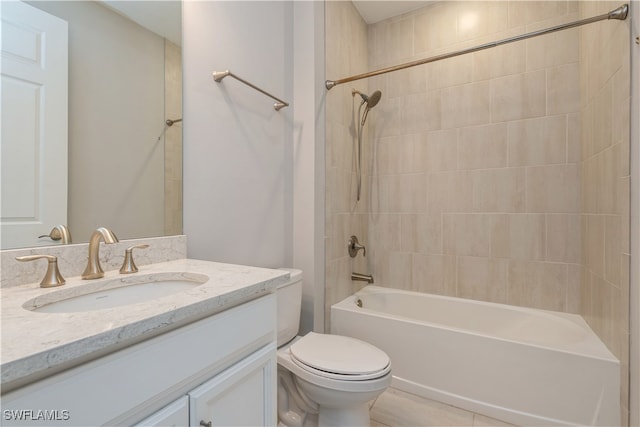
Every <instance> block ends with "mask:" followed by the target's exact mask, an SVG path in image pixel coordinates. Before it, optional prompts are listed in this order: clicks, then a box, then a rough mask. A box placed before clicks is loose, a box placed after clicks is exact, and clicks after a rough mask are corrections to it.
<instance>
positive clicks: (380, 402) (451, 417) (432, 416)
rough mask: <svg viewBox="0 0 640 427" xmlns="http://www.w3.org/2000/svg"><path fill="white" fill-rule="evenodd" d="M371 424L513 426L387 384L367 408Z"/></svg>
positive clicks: (380, 426) (382, 426)
mask: <svg viewBox="0 0 640 427" xmlns="http://www.w3.org/2000/svg"><path fill="white" fill-rule="evenodd" d="M370 414H371V427H387V426H392V427H401V426H406V427H422V426H433V427H436V426H437V427H513V425H512V424H508V423H505V422H502V421H498V420H495V419H492V418H488V417H485V416H482V415H478V414H474V413H473V412H468V411H465V410H462V409H459V408H456V407H453V406H449V405H445V404H443V403H440V402H436V401H433V400H428V399H423V398H422V397H419V396H415V395H413V394H409V393H405V392H403V391H400V390H397V389H394V388H389V389H387V390H386V391H385V392H384V393H382V394H381V395H380V397H378V399H377V400H376V401H375V402H374V404H373V407H372V408H371V412H370Z"/></svg>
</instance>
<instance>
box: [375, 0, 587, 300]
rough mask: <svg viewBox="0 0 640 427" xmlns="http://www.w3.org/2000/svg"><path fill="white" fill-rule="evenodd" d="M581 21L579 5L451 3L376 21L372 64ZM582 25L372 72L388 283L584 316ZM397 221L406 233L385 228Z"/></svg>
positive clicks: (383, 268) (378, 251)
mask: <svg viewBox="0 0 640 427" xmlns="http://www.w3.org/2000/svg"><path fill="white" fill-rule="evenodd" d="M577 18H578V7H577V3H576V2H564V1H559V2H539V3H536V2H526V3H525V2H518V1H513V2H512V1H499V2H440V3H436V4H434V5H431V6H428V7H426V8H423V9H419V10H417V11H415V12H412V13H409V14H406V15H403V16H399V17H395V18H392V19H389V20H386V21H382V22H380V23H377V24H373V25H370V26H369V29H368V36H369V38H368V40H369V67H370V68H371V69H377V68H381V67H385V66H389V65H395V64H397V63H398V61H409V60H414V59H419V58H424V57H428V56H431V55H436V54H440V53H445V52H450V51H454V50H458V49H461V48H465V47H471V46H475V45H477V44H481V43H486V42H488V41H492V40H498V39H502V38H505V37H509V36H513V35H516V34H521V33H524V32H527V31H533V30H537V29H540V28H543V27H547V26H551V25H557V24H560V23H563V22H568V21H572V20H576V19H577ZM578 31H579V30H576V29H572V30H568V31H563V32H561V33H555V34H553V35H548V36H544V37H539V38H535V39H530V40H527V41H522V42H518V43H515V44H511V45H505V46H502V47H499V48H496V49H492V50H487V51H482V52H477V53H474V54H469V55H464V56H460V57H457V58H452V59H448V60H444V61H440V62H436V63H432V64H428V65H424V66H419V67H415V68H412V69H411V70H410V71H409V70H406V71H403V72H398V73H390V74H386V75H383V76H379V77H376V78H373V79H370V82H369V87H370V90H371V91H373V90H375V89H380V90H382V92H383V98H382V101H381V103H380V105H381V106H380V108H379V109H375V110H373V111H371V113H370V114H369V117H370V118H369V121H370V124H369V139H368V141H367V144H368V145H369V146H370V147H371V151H370V152H369V154H370V158H369V162H370V169H369V171H370V176H369V179H368V185H369V189H368V190H369V191H370V192H371V197H370V204H369V206H368V212H369V213H370V219H369V235H368V239H366V240H365V244H367V243H368V244H369V245H371V248H370V251H369V253H370V254H371V255H370V256H371V257H372V259H373V260H374V262H373V263H372V264H371V265H369V268H370V272H372V273H373V274H374V276H375V278H376V282H377V283H378V284H381V285H384V286H391V287H399V288H406V289H413V290H418V291H425V292H437V293H443V294H448V295H455V296H461V297H468V298H476V299H482V300H489V301H494V302H501V303H509V304H516V305H524V306H529V307H538V308H545V309H553V310H562V311H572V312H577V311H578V310H579V307H580V303H579V301H580V285H579V284H580V267H579V264H580V259H581V250H582V247H581V228H580V208H581V206H580V200H581V199H580V171H581V167H580V161H581V155H580V150H581V146H580V131H581V129H580V120H581V115H580V114H581V111H580V83H579V82H580V80H579V62H578V61H579V33H578ZM376 108H378V107H376ZM398 116H399V117H398ZM391 121H399V125H396V124H394V125H391V126H390V125H389V124H390V122H391ZM383 215H384V216H385V218H386V219H385V221H386V222H388V223H399V224H400V233H399V235H395V236H394V235H390V233H389V232H388V231H387V230H385V229H383V228H382V227H377V226H373V225H374V224H375V223H376V222H380V219H379V217H380V216H383ZM388 239H390V240H391V241H388ZM392 272H396V273H395V274H394V273H392ZM432 280H433V281H435V282H434V283H431V281H432Z"/></svg>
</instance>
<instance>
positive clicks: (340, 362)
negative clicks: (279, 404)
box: [290, 332, 390, 379]
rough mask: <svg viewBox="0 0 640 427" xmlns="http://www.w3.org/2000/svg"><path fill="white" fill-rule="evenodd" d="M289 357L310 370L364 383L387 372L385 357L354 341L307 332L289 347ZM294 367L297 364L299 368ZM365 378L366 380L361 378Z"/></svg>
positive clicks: (373, 347) (384, 354)
mask: <svg viewBox="0 0 640 427" xmlns="http://www.w3.org/2000/svg"><path fill="white" fill-rule="evenodd" d="M290 352H291V356H292V358H293V359H294V361H296V362H300V363H302V364H304V365H306V366H308V367H311V368H313V369H314V370H319V371H322V372H325V373H328V374H338V376H347V375H348V376H350V377H351V379H367V378H374V377H377V376H381V375H383V374H384V373H385V372H386V371H389V370H390V364H389V356H387V354H386V353H385V352H384V351H382V350H380V349H379V348H377V347H375V346H373V345H371V344H369V343H366V342H364V341H361V340H359V339H356V338H351V337H345V336H341V335H328V334H316V333H314V332H310V333H308V334H307V335H305V336H304V337H303V338H301V339H300V340H298V341H296V342H295V343H293V344H292V345H291V347H290ZM300 363H298V364H300ZM363 376H364V377H367V378H363Z"/></svg>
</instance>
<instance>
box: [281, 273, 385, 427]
mask: <svg viewBox="0 0 640 427" xmlns="http://www.w3.org/2000/svg"><path fill="white" fill-rule="evenodd" d="M286 270H287V271H289V272H290V274H291V279H290V280H289V281H288V282H287V283H285V284H283V285H281V286H280V287H278V290H277V301H278V420H279V425H280V426H286V427H294V426H296V427H297V426H313V425H316V420H317V425H319V426H369V425H370V423H369V401H371V400H372V399H375V398H376V397H378V396H379V395H380V394H381V393H382V392H383V391H384V390H385V389H386V388H387V387H388V386H389V384H390V383H391V363H390V361H389V356H387V354H386V353H384V352H383V351H382V350H380V349H378V348H377V347H374V346H373V345H371V344H368V343H366V342H364V341H360V340H358V339H355V338H351V337H345V336H340V335H328V334H317V333H314V332H310V333H308V334H307V335H304V336H297V334H298V324H299V322H300V309H301V304H302V272H301V271H300V270H294V269H286Z"/></svg>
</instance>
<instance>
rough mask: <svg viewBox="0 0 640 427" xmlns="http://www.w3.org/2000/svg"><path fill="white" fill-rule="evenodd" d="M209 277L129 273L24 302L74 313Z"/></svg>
mask: <svg viewBox="0 0 640 427" xmlns="http://www.w3.org/2000/svg"><path fill="white" fill-rule="evenodd" d="M208 280H209V278H208V277H207V276H205V275H203V274H191V273H161V274H148V275H136V276H129V277H126V278H122V279H111V280H104V281H96V282H91V283H88V284H86V285H84V284H83V285H79V286H76V287H74V288H72V289H61V290H59V291H56V292H51V293H48V294H45V295H42V296H40V297H37V298H33V299H31V300H29V301H27V302H26V303H25V304H23V307H24V308H25V309H27V310H31V311H37V312H39V313H74V312H81V311H93V310H102V309H106V308H113V307H121V306H125V305H130V304H136V303H139V302H145V301H151V300H154V299H156V298H161V297H165V296H167V295H172V294H175V293H178V292H182V291H186V290H189V289H193V288H195V287H196V286H199V285H201V284H203V283H205V282H206V281H208Z"/></svg>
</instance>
